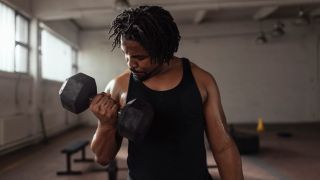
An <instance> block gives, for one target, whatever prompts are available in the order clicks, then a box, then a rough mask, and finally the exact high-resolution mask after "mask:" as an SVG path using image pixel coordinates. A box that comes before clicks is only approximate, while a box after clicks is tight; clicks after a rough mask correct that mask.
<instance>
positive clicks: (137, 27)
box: [109, 6, 180, 64]
mask: <svg viewBox="0 0 320 180" xmlns="http://www.w3.org/2000/svg"><path fill="white" fill-rule="evenodd" d="M109 34H110V36H109V39H110V38H114V40H113V43H112V50H113V49H114V48H115V47H120V44H121V37H123V38H125V39H128V40H134V41H137V42H139V43H140V44H141V45H142V46H143V47H144V48H145V49H146V51H147V52H148V53H149V55H150V57H151V59H152V62H153V63H159V64H163V63H169V61H170V59H171V58H172V57H173V54H174V53H175V52H177V50H178V47H179V41H180V34H179V30H178V28H177V25H176V23H175V22H174V20H173V18H172V16H171V15H170V13H169V12H168V11H166V10H164V9H163V8H161V7H159V6H140V7H137V8H130V9H127V10H125V11H123V12H122V13H121V14H119V15H118V16H117V17H116V18H115V19H114V20H113V22H112V24H111V29H110V31H109Z"/></svg>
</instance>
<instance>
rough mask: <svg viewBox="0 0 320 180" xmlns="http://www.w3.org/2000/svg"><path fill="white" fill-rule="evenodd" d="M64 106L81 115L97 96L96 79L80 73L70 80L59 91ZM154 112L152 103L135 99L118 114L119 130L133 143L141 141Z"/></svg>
mask: <svg viewBox="0 0 320 180" xmlns="http://www.w3.org/2000/svg"><path fill="white" fill-rule="evenodd" d="M59 95H60V100H61V104H62V106H63V107H64V108H65V109H67V110H68V111H70V112H73V113H75V114H79V113H81V112H83V111H85V110H86V109H88V107H89V106H90V101H91V100H90V99H92V98H93V97H94V96H96V95H97V85H96V82H95V80H94V78H92V77H90V76H88V75H86V74H84V73H78V74H75V75H73V76H71V77H70V78H68V79H67V80H66V81H65V82H64V83H63V84H62V86H61V88H60V90H59ZM153 115H154V111H153V108H152V106H151V104H150V103H148V102H147V101H144V100H142V99H133V100H131V101H130V102H128V103H127V104H126V105H125V106H124V108H123V109H122V110H121V111H119V113H118V121H117V130H118V132H119V134H120V135H122V136H124V137H126V138H128V139H129V140H131V141H139V140H141V139H143V137H144V136H145V135H146V133H147V132H148V130H149V128H150V125H151V122H152V119H153Z"/></svg>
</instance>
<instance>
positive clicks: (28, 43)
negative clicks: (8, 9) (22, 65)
mask: <svg viewBox="0 0 320 180" xmlns="http://www.w3.org/2000/svg"><path fill="white" fill-rule="evenodd" d="M14 11H15V18H14V21H15V22H14V24H15V26H14V27H15V34H16V33H17V17H18V16H20V17H21V18H23V19H24V20H26V22H27V24H28V28H27V29H28V33H27V43H26V44H25V43H23V42H19V41H18V40H17V37H16V35H15V45H14V73H21V74H29V73H30V29H31V28H30V23H31V21H30V19H29V18H28V17H26V16H24V15H23V14H21V13H19V12H18V11H17V10H14ZM17 46H22V47H23V48H26V50H27V59H26V61H27V62H26V66H27V67H26V72H19V71H17V69H16V63H17V61H16V48H17Z"/></svg>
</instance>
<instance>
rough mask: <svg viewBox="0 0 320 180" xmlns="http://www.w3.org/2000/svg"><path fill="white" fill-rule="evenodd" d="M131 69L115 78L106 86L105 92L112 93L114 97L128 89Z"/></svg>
mask: <svg viewBox="0 0 320 180" xmlns="http://www.w3.org/2000/svg"><path fill="white" fill-rule="evenodd" d="M129 78H130V71H129V70H126V71H124V72H123V73H122V74H120V75H118V76H116V77H115V78H113V79H112V80H111V81H110V82H109V83H108V85H107V86H106V89H105V92H108V93H110V94H111V95H112V96H113V97H118V96H119V95H121V94H122V93H123V92H126V91H127V89H128V84H129V83H128V82H129Z"/></svg>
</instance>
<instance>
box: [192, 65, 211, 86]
mask: <svg viewBox="0 0 320 180" xmlns="http://www.w3.org/2000/svg"><path fill="white" fill-rule="evenodd" d="M190 66H191V71H192V74H193V76H194V77H195V79H196V80H198V81H200V82H201V83H204V84H207V83H208V82H210V81H211V82H212V81H213V80H214V77H213V76H212V74H210V73H209V72H208V71H206V70H204V69H202V68H201V67H199V66H198V65H196V64H195V63H193V62H190Z"/></svg>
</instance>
